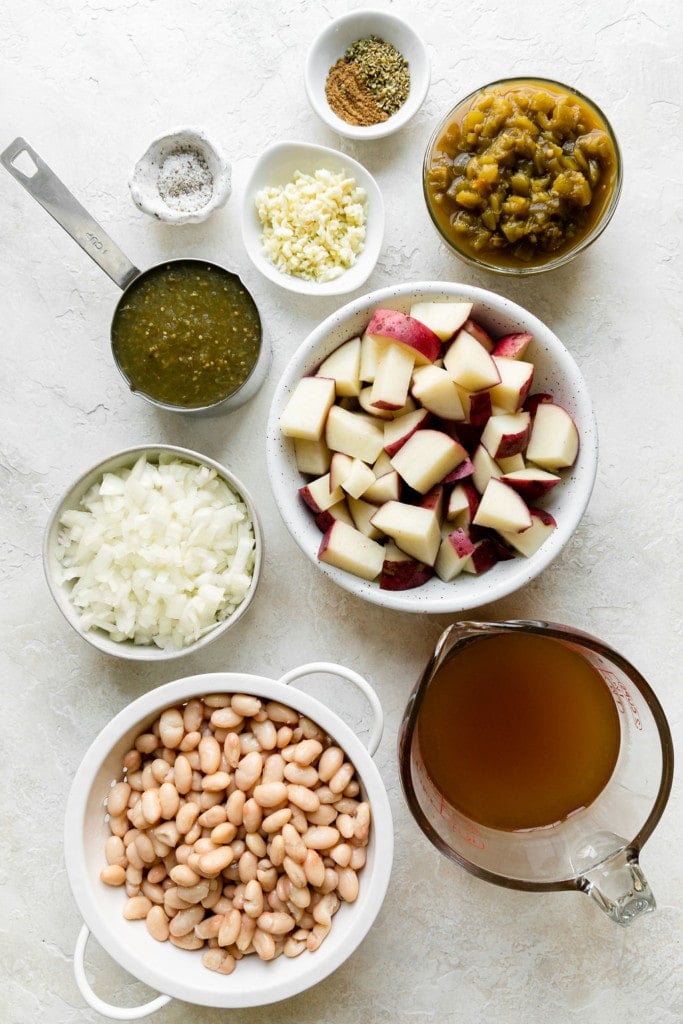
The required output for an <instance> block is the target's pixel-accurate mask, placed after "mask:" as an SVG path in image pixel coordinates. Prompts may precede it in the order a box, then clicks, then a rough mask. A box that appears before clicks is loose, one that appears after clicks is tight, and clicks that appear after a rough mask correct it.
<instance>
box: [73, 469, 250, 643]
mask: <svg viewBox="0 0 683 1024" xmlns="http://www.w3.org/2000/svg"><path fill="white" fill-rule="evenodd" d="M60 527H61V529H60V531H59V538H58V543H57V559H58V561H59V563H60V565H61V567H62V581H63V582H65V583H71V584H72V587H71V591H70V597H71V601H72V603H73V604H74V606H75V607H76V608H77V609H79V612H80V624H81V626H82V628H83V629H85V630H88V629H101V630H103V631H104V632H106V633H107V634H108V635H109V637H110V638H111V639H112V640H116V641H124V640H132V641H133V643H136V644H152V643H154V644H156V645H157V646H158V647H161V648H164V649H168V650H179V649H180V648H182V647H186V646H187V645H188V644H191V643H192V642H193V641H195V640H197V639H199V637H201V636H204V635H205V634H206V633H207V632H209V631H210V630H211V629H214V628H215V627H216V625H217V624H218V623H219V622H221V621H223V620H224V619H226V618H228V617H229V616H230V615H231V614H232V613H233V612H234V611H235V609H236V608H237V607H238V606H239V605H240V604H241V603H242V601H243V600H244V598H245V597H246V595H247V592H248V590H249V587H250V585H251V580H252V576H253V571H254V560H255V551H254V549H255V538H254V527H253V523H252V521H251V518H250V516H249V511H248V509H247V506H246V505H245V503H244V502H243V501H242V499H241V497H240V496H239V495H238V494H236V493H235V492H234V491H233V490H232V488H231V487H229V486H228V484H227V483H226V482H225V481H224V480H222V479H221V478H220V477H219V476H218V475H217V474H216V472H215V470H213V469H211V468H209V467H208V466H198V465H196V464H194V463H189V462H183V461H182V460H180V459H173V460H171V461H167V462H164V461H160V462H159V463H158V464H157V463H149V462H147V460H146V458H145V457H144V456H142V457H141V458H140V459H138V461H137V462H136V463H135V465H134V466H133V467H132V468H130V469H122V470H119V471H118V472H116V473H105V474H104V475H103V477H102V479H101V480H100V481H98V482H97V483H96V484H94V485H93V486H92V487H91V488H90V490H89V491H88V492H87V494H86V495H85V496H84V497H83V499H82V501H81V503H80V507H79V508H78V509H71V510H69V511H67V512H65V513H64V515H63V516H62V517H61V519H60Z"/></svg>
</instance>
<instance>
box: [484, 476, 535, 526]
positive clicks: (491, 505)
mask: <svg viewBox="0 0 683 1024" xmlns="http://www.w3.org/2000/svg"><path fill="white" fill-rule="evenodd" d="M472 522H473V523H474V525H475V526H490V527H491V529H493V530H497V531H498V532H499V533H500V532H501V531H505V532H506V533H521V532H522V530H528V529H529V527H530V526H531V515H530V514H529V509H528V508H527V505H526V502H525V501H524V499H523V498H520V496H519V494H518V493H517V491H515V490H514V489H513V488H512V487H509V486H508V485H507V484H504V483H503V482H502V480H496V478H495V477H491V479H490V480H489V482H488V484H487V486H486V490H485V491H484V493H483V494H482V496H481V501H480V502H479V507H478V508H477V511H476V514H475V516H474V519H473V520H472Z"/></svg>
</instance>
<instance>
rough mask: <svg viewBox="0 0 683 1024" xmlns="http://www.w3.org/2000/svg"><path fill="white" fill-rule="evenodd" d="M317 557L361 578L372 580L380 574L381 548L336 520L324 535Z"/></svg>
mask: <svg viewBox="0 0 683 1024" xmlns="http://www.w3.org/2000/svg"><path fill="white" fill-rule="evenodd" d="M318 558H319V559H320V561H321V562H326V563H327V564H328V565H334V566H336V567H337V568H338V569H345V570H346V571H347V572H350V573H353V575H354V576H360V577H361V579H365V580H374V579H376V578H377V577H378V576H379V574H380V572H381V571H382V565H383V564H384V546H383V545H382V544H378V543H377V541H376V540H371V539H370V538H369V537H366V536H365V535H364V534H362V533H361V532H360V531H359V530H356V529H354V528H353V526H349V525H348V524H347V523H344V522H342V520H341V519H336V520H335V521H334V523H332V525H331V526H330V528H329V530H327V531H326V532H325V533H324V534H323V538H322V540H321V542H320V547H319V548H318Z"/></svg>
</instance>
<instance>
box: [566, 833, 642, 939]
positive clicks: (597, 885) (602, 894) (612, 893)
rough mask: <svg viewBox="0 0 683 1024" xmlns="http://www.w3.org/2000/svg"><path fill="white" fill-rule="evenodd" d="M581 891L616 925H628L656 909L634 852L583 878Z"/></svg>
mask: <svg viewBox="0 0 683 1024" xmlns="http://www.w3.org/2000/svg"><path fill="white" fill-rule="evenodd" d="M582 883H583V884H582V886H581V887H582V889H583V891H584V892H586V893H588V895H589V896H590V897H591V899H592V900H594V901H595V903H597V905H598V906H599V907H600V909H601V910H602V911H603V913H605V914H607V916H608V917H609V918H610V920H612V921H614V922H615V923H616V924H620V925H629V924H631V922H632V921H634V920H635V918H636V917H640V915H641V914H647V913H648V912H649V911H651V910H654V909H655V907H656V903H655V898H654V895H653V893H652V889H651V888H650V886H649V885H648V882H647V879H646V877H645V875H644V874H643V869H642V868H641V866H640V864H639V863H638V854H637V852H636V851H635V850H632V849H626V850H620V851H618V852H617V853H615V854H614V855H613V856H612V857H610V858H609V859H608V860H606V861H604V862H603V863H602V864H600V865H599V866H598V867H597V868H595V869H593V870H592V871H587V872H586V873H585V875H584V877H583V879H582Z"/></svg>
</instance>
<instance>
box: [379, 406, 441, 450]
mask: <svg viewBox="0 0 683 1024" xmlns="http://www.w3.org/2000/svg"><path fill="white" fill-rule="evenodd" d="M429 415H430V414H429V412H428V411H427V409H415V410H414V412H407V413H406V414H405V415H404V416H397V418H396V419H395V420H391V422H390V423H389V422H387V423H385V424H384V437H383V441H384V450H385V452H386V453H387V454H388V455H390V456H391V457H392V458H393V456H394V455H396V452H398V451H400V449H401V448H402V447H403V445H404V444H405V443H406V441H407V440H408V438H410V437H412V435H413V434H414V433H415V431H416V430H419V429H420V428H421V427H425V426H426V425H427V422H428V420H429Z"/></svg>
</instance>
